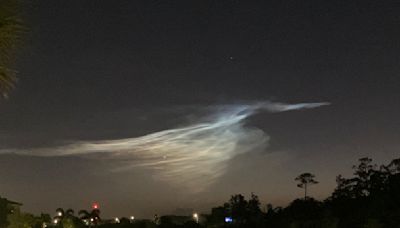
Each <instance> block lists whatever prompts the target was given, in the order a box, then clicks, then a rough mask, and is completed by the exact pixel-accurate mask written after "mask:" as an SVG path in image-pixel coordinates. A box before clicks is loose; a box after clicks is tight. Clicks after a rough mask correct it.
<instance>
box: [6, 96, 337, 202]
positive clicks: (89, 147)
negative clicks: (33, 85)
mask: <svg viewBox="0 0 400 228" xmlns="http://www.w3.org/2000/svg"><path fill="white" fill-rule="evenodd" d="M328 104H329V103H300V104H284V103H273V102H258V103H252V104H244V105H224V106H218V107H214V108H215V110H216V111H215V113H214V114H212V115H210V116H209V117H208V118H205V119H204V120H203V121H200V122H197V123H194V124H191V125H188V126H186V127H180V128H175V129H169V130H164V131H159V132H155V133H151V134H148V135H144V136H141V137H136V138H124V139H117V140H99V141H80V142H73V143H70V144H68V145H65V146H60V147H52V148H40V149H36V150H25V151H23V150H7V151H8V152H12V153H17V154H28V155H31V156H32V155H36V156H50V157H54V156H85V155H89V154H97V156H90V158H93V159H95V158H107V159H110V160H112V161H114V162H115V164H117V166H118V167H117V168H115V169H114V171H124V170H127V169H132V168H138V167H144V168H151V169H154V170H155V174H154V177H155V178H158V179H161V180H163V181H167V182H172V183H175V184H178V185H182V186H183V187H186V188H187V189H188V190H191V192H199V191H202V190H204V189H205V188H207V187H208V186H210V185H211V184H212V183H213V182H214V181H215V180H217V179H218V178H219V177H220V176H221V175H223V174H224V173H225V171H226V169H227V164H228V161H229V160H231V159H232V158H234V157H235V156H237V155H240V154H244V153H248V152H251V151H260V150H264V149H265V148H266V147H267V144H268V140H269V136H268V135H266V134H265V132H264V131H262V130H261V129H258V128H256V127H250V126H247V125H246V123H245V120H246V119H247V118H248V117H250V116H252V115H254V114H255V113H257V112H261V111H266V112H285V111H291V110H299V109H310V108H316V107H320V106H323V105H328ZM0 153H4V150H0ZM101 155H104V156H101ZM93 206H94V205H93Z"/></svg>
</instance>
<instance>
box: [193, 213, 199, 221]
mask: <svg viewBox="0 0 400 228" xmlns="http://www.w3.org/2000/svg"><path fill="white" fill-rule="evenodd" d="M193 218H194V220H195V221H196V223H199V215H198V214H197V213H194V214H193Z"/></svg>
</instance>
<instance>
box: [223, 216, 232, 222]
mask: <svg viewBox="0 0 400 228" xmlns="http://www.w3.org/2000/svg"><path fill="white" fill-rule="evenodd" d="M225 222H226V223H232V222H233V219H232V217H225Z"/></svg>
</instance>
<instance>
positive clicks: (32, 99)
mask: <svg viewBox="0 0 400 228" xmlns="http://www.w3.org/2000/svg"><path fill="white" fill-rule="evenodd" d="M23 8H24V15H25V20H26V22H27V24H28V27H29V32H28V34H27V35H26V37H25V41H24V44H23V48H21V50H20V52H19V55H18V56H17V66H16V68H17V70H18V71H19V82H18V85H17V89H16V90H15V91H13V92H12V94H11V97H10V99H9V100H7V101H1V103H0V149H10V148H17V149H32V148H40V147H48V146H52V145H57V144H59V143H60V142H67V141H73V140H100V139H120V138H127V137H137V136H142V135H145V134H148V133H152V132H157V131H160V130H165V129H170V128H175V127H177V126H182V125H185V124H187V123H189V122H192V121H194V120H196V119H197V118H198V116H199V115H201V114H204V113H201V114H199V112H198V110H199V109H202V108H204V107H207V106H209V105H220V104H236V103H240V102H252V101H265V100H270V101H277V102H288V103H297V102H321V101H327V102H331V105H330V106H326V107H321V108H318V109H315V110H306V111H299V112H287V113H277V114H268V113H260V114H258V115H255V116H253V117H251V118H250V119H249V121H248V123H247V124H248V125H249V126H252V127H257V128H260V129H262V130H263V131H265V132H266V134H268V135H269V136H270V138H271V139H270V142H269V144H270V145H269V147H268V148H267V149H266V150H264V151H261V152H257V153H248V154H242V155H239V156H237V157H235V158H234V159H232V160H231V161H230V162H229V164H228V167H229V168H228V170H227V172H226V173H225V174H224V176H222V177H221V178H220V179H219V180H217V181H216V182H215V183H214V184H213V185H212V186H211V187H210V188H208V189H207V190H206V191H204V192H202V193H197V194H190V193H188V192H186V191H185V189H176V188H175V187H174V186H173V185H172V184H171V183H167V182H163V181H159V180H156V179H153V178H152V173H151V171H148V170H145V169H144V170H130V171H127V172H122V173H121V172H119V173H114V172H110V171H109V166H110V165H111V164H110V163H111V161H106V160H101V161H98V160H91V159H87V158H82V157H51V158H41V157H31V156H20V155H0V173H1V175H0V194H1V195H2V196H6V197H8V198H11V199H12V200H16V201H21V202H23V203H24V209H25V210H27V211H31V212H34V213H39V212H41V211H47V212H53V211H54V209H55V208H57V207H73V208H75V209H76V210H78V209H81V208H85V207H86V208H87V207H89V205H90V204H91V202H94V201H98V202H99V203H100V205H101V206H102V210H103V212H104V215H105V216H116V215H130V214H134V215H136V216H137V217H150V216H152V215H153V214H154V213H159V214H163V213H170V212H173V211H174V210H175V208H178V207H190V208H194V209H195V210H200V211H201V210H206V209H207V208H209V207H210V206H214V205H218V204H219V203H221V202H223V200H227V199H228V198H229V196H230V195H231V194H234V193H243V194H246V195H248V194H250V192H252V191H253V192H255V193H256V194H258V195H259V196H260V197H261V199H262V200H263V202H272V203H274V204H277V205H284V204H285V203H287V202H289V201H290V200H292V199H294V198H295V197H299V196H301V190H300V189H298V188H296V184H295V183H294V181H293V179H294V177H296V175H297V174H299V173H301V172H304V171H310V172H313V173H315V175H316V176H317V179H318V180H319V181H320V184H319V185H317V186H315V187H313V189H312V190H311V191H312V194H313V195H314V196H315V197H317V198H324V197H326V196H328V195H329V194H330V192H331V191H332V190H333V188H334V186H335V176H336V175H337V174H339V173H342V174H347V175H348V174H350V173H351V165H352V164H354V163H356V161H357V159H358V158H360V157H363V156H370V157H372V158H373V159H374V160H375V161H377V162H387V161H389V160H391V159H393V158H395V157H398V156H399V149H398V148H399V138H400V120H399V118H398V117H399V116H400V105H399V99H400V93H399V89H400V77H399V73H400V58H399V53H400V4H399V3H398V2H397V1H365V0H360V1H321V0H315V1H314V0H312V1H294V0H291V1H282V0H276V1H244V0H243V1H240V0H229V1H225V0H218V1H217V0H199V1H187V0H182V1H180V0H176V1H159V0H146V1H129V0H124V1H123V0H108V1H106V0H87V1H81V0H57V1H54V0H41V1H30V2H29V3H25V5H24V7H23ZM196 110H197V111H196Z"/></svg>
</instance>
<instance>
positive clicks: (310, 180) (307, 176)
mask: <svg viewBox="0 0 400 228" xmlns="http://www.w3.org/2000/svg"><path fill="white" fill-rule="evenodd" d="M314 178H315V175H314V174H311V173H302V174H300V175H299V176H298V177H296V178H295V180H296V181H299V182H300V183H298V184H297V187H299V188H304V200H306V199H307V187H308V186H309V185H313V184H318V181H316V180H314Z"/></svg>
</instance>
